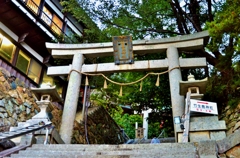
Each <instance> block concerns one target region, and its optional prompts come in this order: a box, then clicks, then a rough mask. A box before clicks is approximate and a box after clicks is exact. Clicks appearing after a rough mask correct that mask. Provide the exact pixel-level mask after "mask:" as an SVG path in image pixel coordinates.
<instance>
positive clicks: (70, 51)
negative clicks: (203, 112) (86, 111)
mask: <svg viewBox="0 0 240 158" xmlns="http://www.w3.org/2000/svg"><path fill="white" fill-rule="evenodd" d="M208 36H209V34H208V32H207V31H203V32H200V33H195V34H192V35H184V36H178V37H171V38H163V39H154V40H137V41H133V43H132V44H133V53H134V54H148V53H160V52H167V58H166V59H161V60H147V61H135V62H134V64H123V65H115V64H114V63H100V64H84V63H83V59H84V57H89V58H94V57H100V56H113V44H112V43H111V42H107V43H93V44H53V43H46V47H47V48H48V49H49V51H51V53H52V56H53V58H61V59H71V58H72V59H73V62H72V64H71V65H67V66H52V67H49V68H48V71H47V75H50V76H62V75H69V73H70V72H71V74H70V77H69V84H68V88H67V95H66V98H65V103H64V110H63V116H62V125H61V129H60V134H61V137H62V139H63V140H64V141H65V143H67V144H68V143H70V142H71V135H72V129H73V123H74V119H75V114H76V109H77V101H78V93H79V88H80V85H81V78H82V75H81V74H80V73H78V72H84V73H99V72H101V73H106V72H123V71H137V70H138V71H139V70H158V69H168V70H171V71H170V72H169V81H170V90H171V103H172V111H173V117H175V116H181V115H182V114H183V113H184V96H181V95H180V94H179V81H181V80H182V76H181V71H180V68H204V67H206V66H207V64H206V59H205V58H184V59H183V58H179V55H178V51H193V50H199V49H203V46H204V41H205V39H206V38H208ZM176 67H179V69H173V68H176ZM71 70H76V71H71ZM77 71H78V72H77Z"/></svg>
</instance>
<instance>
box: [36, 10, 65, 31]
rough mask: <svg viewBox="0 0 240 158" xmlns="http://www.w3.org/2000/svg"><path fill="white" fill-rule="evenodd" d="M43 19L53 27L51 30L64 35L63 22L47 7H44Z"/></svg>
mask: <svg viewBox="0 0 240 158" xmlns="http://www.w3.org/2000/svg"><path fill="white" fill-rule="evenodd" d="M41 19H42V20H43V21H44V22H45V23H46V24H47V25H48V26H50V27H51V29H52V30H53V31H54V32H55V33H57V34H58V35H60V34H61V33H62V27H63V22H62V20H61V19H60V18H58V17H57V15H55V14H53V13H52V12H51V11H49V9H47V7H45V6H44V7H43V12H42V16H41Z"/></svg>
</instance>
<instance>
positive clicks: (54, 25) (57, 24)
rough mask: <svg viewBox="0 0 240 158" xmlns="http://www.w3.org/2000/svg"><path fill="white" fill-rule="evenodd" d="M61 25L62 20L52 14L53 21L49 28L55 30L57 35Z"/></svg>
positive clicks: (59, 32) (60, 30)
mask: <svg viewBox="0 0 240 158" xmlns="http://www.w3.org/2000/svg"><path fill="white" fill-rule="evenodd" d="M62 27H63V22H62V20H60V19H59V18H58V17H57V16H56V15H53V23H52V26H51V28H52V29H53V31H54V32H56V33H57V34H58V35H60V34H61V32H62Z"/></svg>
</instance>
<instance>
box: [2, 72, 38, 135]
mask: <svg viewBox="0 0 240 158" xmlns="http://www.w3.org/2000/svg"><path fill="white" fill-rule="evenodd" d="M12 77H13V76H10V74H9V73H8V72H7V71H6V70H5V69H3V68H0V132H2V131H8V130H9V128H10V126H17V123H18V122H23V121H26V120H27V119H30V118H31V117H32V116H34V115H35V114H36V113H38V112H39V111H40V109H39V107H38V106H37V104H36V102H35V99H34V97H33V95H32V93H31V92H30V90H29V89H28V88H25V87H24V84H22V83H20V84H18V82H17V81H18V79H16V80H15V79H14V80H12V79H13V78H12Z"/></svg>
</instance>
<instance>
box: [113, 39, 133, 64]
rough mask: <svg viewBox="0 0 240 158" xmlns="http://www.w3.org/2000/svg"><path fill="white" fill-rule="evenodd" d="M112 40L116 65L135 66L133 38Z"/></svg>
mask: <svg viewBox="0 0 240 158" xmlns="http://www.w3.org/2000/svg"><path fill="white" fill-rule="evenodd" d="M112 40H113V50H114V52H113V55H114V61H115V65H120V64H133V63H134V60H133V46H132V36H114V37H112Z"/></svg>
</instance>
